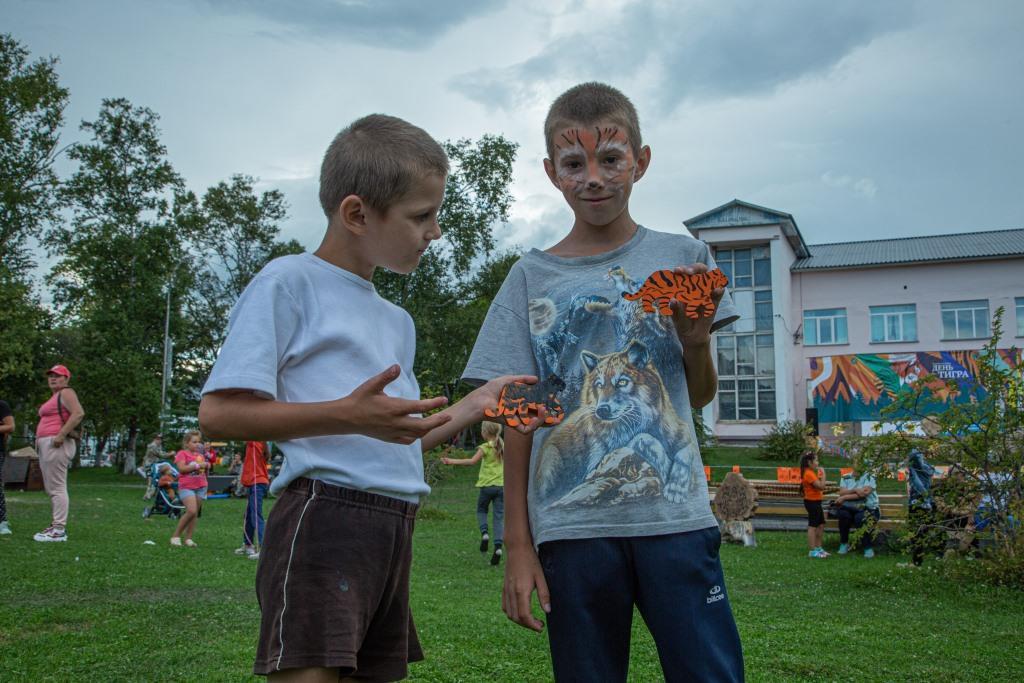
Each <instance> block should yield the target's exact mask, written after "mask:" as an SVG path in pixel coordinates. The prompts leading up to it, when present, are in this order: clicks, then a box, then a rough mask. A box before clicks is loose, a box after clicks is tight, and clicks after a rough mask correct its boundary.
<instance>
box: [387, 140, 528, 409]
mask: <svg viewBox="0 0 1024 683" xmlns="http://www.w3.org/2000/svg"><path fill="white" fill-rule="evenodd" d="M444 148H445V151H446V152H447V153H448V156H449V158H450V159H451V163H452V171H451V173H450V175H449V176H448V183H447V185H446V186H445V196H444V204H443V205H442V207H441V212H440V214H439V216H438V222H439V223H440V224H441V231H442V237H441V239H440V240H438V241H437V242H436V243H435V244H434V245H432V246H431V248H430V249H429V250H428V251H427V252H426V253H425V254H424V255H423V258H422V259H421V261H420V265H419V267H418V268H417V269H416V270H415V271H414V272H413V273H411V274H410V275H397V274H395V273H390V272H386V271H382V270H378V272H377V273H376V274H375V275H374V283H375V284H376V286H377V290H378V291H379V292H380V294H381V296H383V297H385V298H386V299H388V300H390V301H393V302H394V303H396V304H398V305H399V306H402V307H403V308H405V309H406V310H407V311H409V314H410V315H411V316H412V318H413V320H414V321H415V323H416V337H417V340H416V374H417V377H418V378H419V380H420V382H421V384H430V385H433V386H435V387H437V388H439V389H442V390H443V391H444V393H445V394H446V395H448V396H450V397H454V395H453V394H454V392H457V391H459V389H457V384H458V378H459V375H460V374H461V372H462V369H463V368H464V367H465V364H466V361H467V360H468V358H469V353H470V351H471V350H472V347H473V342H474V341H475V340H476V334H477V332H478V331H479V329H480V324H481V323H482V322H483V318H484V316H485V315H486V313H487V308H488V306H490V302H491V299H492V298H493V297H494V295H495V294H496V293H497V290H498V287H500V286H501V282H502V281H503V280H504V278H505V275H507V274H508V270H509V268H511V267H512V264H513V263H515V261H516V259H517V258H518V257H517V255H516V254H513V253H506V254H499V255H497V256H493V255H492V250H493V248H494V226H495V224H496V223H498V222H502V221H506V220H508V211H509V208H510V206H511V203H512V195H511V192H510V190H509V186H510V185H511V182H512V163H513V161H514V160H515V155H516V150H517V149H518V145H516V144H515V143H513V142H510V141H508V140H506V139H505V138H504V137H502V136H500V135H484V136H483V137H481V138H480V139H479V140H477V141H476V142H473V141H471V140H459V141H457V142H446V143H444Z"/></svg>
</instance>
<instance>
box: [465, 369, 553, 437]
mask: <svg viewBox="0 0 1024 683" xmlns="http://www.w3.org/2000/svg"><path fill="white" fill-rule="evenodd" d="M564 388H565V382H563V381H562V378H561V377H559V376H558V375H550V376H548V377H546V378H544V379H543V380H542V381H540V382H537V383H536V384H520V383H518V382H513V383H511V384H506V385H505V387H504V388H503V389H502V390H501V395H500V396H499V397H498V405H497V407H496V408H485V409H484V415H486V416H487V417H500V418H503V419H504V420H505V424H507V425H508V426H509V427H518V426H519V425H521V424H522V425H527V426H529V425H530V423H531V422H533V420H534V419H535V418H536V416H537V412H538V411H539V410H540V407H541V406H544V407H545V408H547V412H548V414H547V417H545V418H544V424H547V425H556V424H558V423H559V422H561V421H562V419H563V418H564V417H565V411H564V410H563V409H562V404H561V403H560V402H559V401H558V392H559V391H561V390H562V389H564Z"/></svg>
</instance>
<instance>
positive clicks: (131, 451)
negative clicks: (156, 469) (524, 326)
mask: <svg viewBox="0 0 1024 683" xmlns="http://www.w3.org/2000/svg"><path fill="white" fill-rule="evenodd" d="M138 436H139V426H138V424H137V423H136V422H135V420H134V419H133V420H132V421H131V424H130V425H129V427H128V446H127V448H125V449H124V467H122V468H121V472H122V473H123V474H132V473H134V472H135V467H136V465H135V441H136V439H137V438H138Z"/></svg>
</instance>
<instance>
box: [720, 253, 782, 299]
mask: <svg viewBox="0 0 1024 683" xmlns="http://www.w3.org/2000/svg"><path fill="white" fill-rule="evenodd" d="M715 263H717V264H718V267H719V268H721V269H722V272H723V273H725V275H726V277H728V278H729V289H743V288H746V287H754V288H757V287H771V286H772V261H771V252H770V251H769V250H768V247H767V246H759V247H750V248H748V249H716V250H715Z"/></svg>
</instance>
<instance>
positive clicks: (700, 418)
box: [691, 408, 717, 449]
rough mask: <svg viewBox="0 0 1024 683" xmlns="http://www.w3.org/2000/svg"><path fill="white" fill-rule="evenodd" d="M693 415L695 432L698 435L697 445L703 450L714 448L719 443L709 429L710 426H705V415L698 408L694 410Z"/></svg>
mask: <svg viewBox="0 0 1024 683" xmlns="http://www.w3.org/2000/svg"><path fill="white" fill-rule="evenodd" d="M691 412H692V413H693V431H694V432H695V433H696V435H697V443H698V444H699V445H700V447H701V448H702V449H703V448H712V447H714V445H715V444H716V443H717V439H715V433H714V431H712V430H710V429H708V426H707V425H706V424H704V414H703V413H702V412H701V411H700V410H698V409H697V408H692V409H691Z"/></svg>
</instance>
